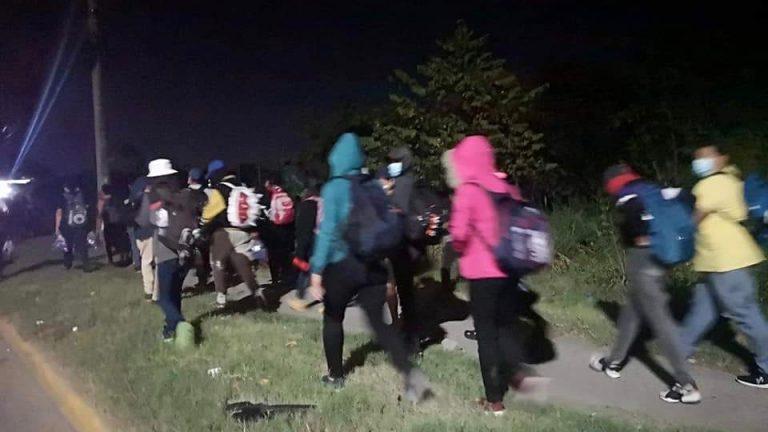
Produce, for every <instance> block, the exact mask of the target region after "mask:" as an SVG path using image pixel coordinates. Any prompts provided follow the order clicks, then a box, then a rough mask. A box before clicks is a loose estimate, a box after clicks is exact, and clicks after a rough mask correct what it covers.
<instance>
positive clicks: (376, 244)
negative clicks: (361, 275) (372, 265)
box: [341, 175, 405, 261]
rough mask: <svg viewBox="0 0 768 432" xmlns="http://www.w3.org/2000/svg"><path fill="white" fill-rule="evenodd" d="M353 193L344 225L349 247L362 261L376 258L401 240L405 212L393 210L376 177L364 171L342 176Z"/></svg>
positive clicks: (400, 242) (383, 255) (379, 257)
mask: <svg viewBox="0 0 768 432" xmlns="http://www.w3.org/2000/svg"><path fill="white" fill-rule="evenodd" d="M341 178H343V179H346V180H347V181H349V183H350V193H351V197H352V202H351V207H350V210H349V216H348V218H347V221H346V226H345V228H344V240H345V241H346V242H347V245H348V246H349V249H350V251H351V252H352V253H353V254H354V255H355V256H356V257H358V258H360V259H362V260H363V261H376V260H379V259H383V258H384V257H386V256H387V255H388V254H389V252H391V251H392V250H394V249H396V248H397V247H398V246H399V245H401V244H402V241H403V235H404V231H405V215H404V214H403V213H402V212H400V211H397V210H394V209H393V207H392V206H391V204H390V201H389V197H387V195H386V193H384V189H382V187H381V185H380V184H379V182H378V181H376V180H374V179H373V178H372V177H370V176H367V175H354V176H346V177H341Z"/></svg>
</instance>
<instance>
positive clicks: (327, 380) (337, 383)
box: [320, 375, 346, 391]
mask: <svg viewBox="0 0 768 432" xmlns="http://www.w3.org/2000/svg"><path fill="white" fill-rule="evenodd" d="M320 382H322V383H323V385H325V386H326V387H328V388H331V389H333V390H336V391H339V390H341V389H343V388H344V384H346V379H345V378H344V377H339V378H333V377H331V376H330V375H323V377H322V378H320Z"/></svg>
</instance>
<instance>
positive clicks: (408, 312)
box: [390, 247, 419, 352]
mask: <svg viewBox="0 0 768 432" xmlns="http://www.w3.org/2000/svg"><path fill="white" fill-rule="evenodd" d="M390 261H391V262H392V272H393V274H394V277H395V287H396V288H397V296H398V298H399V299H400V308H401V309H402V317H401V323H402V329H403V334H404V335H405V340H406V343H407V344H408V348H409V349H410V350H411V351H414V352H415V351H418V348H419V347H418V344H419V330H418V317H417V313H416V292H415V286H414V283H413V277H414V274H413V262H412V261H411V257H410V255H409V253H408V247H403V248H400V249H399V250H398V251H396V252H395V253H394V254H392V256H391V257H390Z"/></svg>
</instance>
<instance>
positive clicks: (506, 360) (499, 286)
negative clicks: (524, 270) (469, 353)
mask: <svg viewBox="0 0 768 432" xmlns="http://www.w3.org/2000/svg"><path fill="white" fill-rule="evenodd" d="M469 291H470V296H471V301H470V309H471V312H472V318H473V319H474V321H475V329H476V330H477V352H478V354H479V356H480V371H481V373H482V375H483V385H484V386H485V398H486V399H487V400H488V402H501V401H502V400H503V399H504V394H505V393H506V391H507V387H508V383H509V379H510V378H511V377H512V375H513V374H514V373H515V372H517V371H518V370H519V369H520V362H521V358H522V352H521V348H520V342H519V341H518V339H517V337H516V335H515V327H516V324H517V321H518V308H519V305H517V304H516V301H515V299H516V298H518V296H517V293H516V291H517V280H515V279H513V278H492V279H474V280H470V281H469Z"/></svg>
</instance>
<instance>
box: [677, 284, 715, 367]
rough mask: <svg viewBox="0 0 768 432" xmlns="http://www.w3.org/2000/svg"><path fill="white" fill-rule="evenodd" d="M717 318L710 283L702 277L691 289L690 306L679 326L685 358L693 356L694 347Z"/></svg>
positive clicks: (681, 347)
mask: <svg viewBox="0 0 768 432" xmlns="http://www.w3.org/2000/svg"><path fill="white" fill-rule="evenodd" d="M719 317H720V312H719V311H718V306H717V303H716V302H715V296H714V291H713V288H712V283H711V281H710V280H709V277H708V276H707V275H704V276H703V277H702V279H701V280H700V281H699V282H698V283H696V285H694V287H693V297H692V299H691V304H690V307H689V309H688V313H686V315H685V318H684V319H683V323H682V324H681V326H680V349H681V351H682V353H683V356H685V358H689V357H691V356H693V354H694V353H695V352H696V345H697V344H698V343H699V341H700V340H701V338H702V337H704V335H705V334H707V332H709V330H711V329H712V327H714V325H715V324H716V323H717V320H718V318H719Z"/></svg>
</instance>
